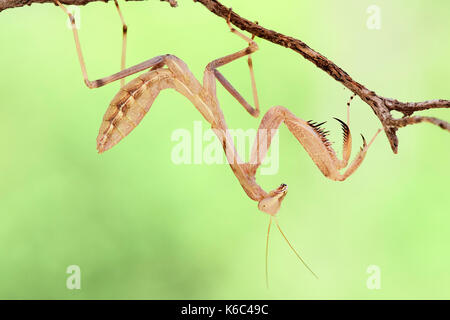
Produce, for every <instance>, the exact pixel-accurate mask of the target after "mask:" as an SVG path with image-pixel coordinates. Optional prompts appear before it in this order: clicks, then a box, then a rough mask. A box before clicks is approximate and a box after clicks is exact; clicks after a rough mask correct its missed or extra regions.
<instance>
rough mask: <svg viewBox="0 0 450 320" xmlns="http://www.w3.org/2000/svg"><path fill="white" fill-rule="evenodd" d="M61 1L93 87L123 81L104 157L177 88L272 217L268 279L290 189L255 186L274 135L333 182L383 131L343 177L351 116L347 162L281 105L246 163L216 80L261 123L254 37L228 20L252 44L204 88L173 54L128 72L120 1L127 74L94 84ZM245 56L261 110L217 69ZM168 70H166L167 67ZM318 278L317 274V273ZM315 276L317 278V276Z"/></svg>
mask: <svg viewBox="0 0 450 320" xmlns="http://www.w3.org/2000/svg"><path fill="white" fill-rule="evenodd" d="M55 2H56V4H57V5H59V6H60V7H61V8H62V9H63V10H64V12H65V13H66V14H68V16H69V18H70V21H71V23H72V30H73V35H74V38H75V44H76V48H77V53H78V58H79V61H80V65H81V70H82V73H83V77H84V81H85V83H86V85H87V86H88V87H89V88H98V87H101V86H104V85H106V84H108V83H111V82H113V81H116V80H121V89H120V91H119V92H118V93H117V95H116V96H115V97H114V98H113V100H112V102H111V103H110V105H109V107H108V109H107V111H106V113H105V115H104V118H103V122H102V124H101V127H100V130H99V135H98V137H97V150H98V152H99V153H102V152H105V151H107V150H108V149H110V148H112V147H113V146H114V145H116V144H117V143H118V142H119V141H120V140H122V139H123V138H124V137H125V136H127V135H128V134H129V133H130V132H131V131H132V130H133V129H134V128H135V127H136V126H137V125H138V124H139V123H140V121H141V120H142V119H143V117H144V116H145V115H146V114H147V112H148V111H149V109H150V107H151V106H152V104H153V102H154V100H155V99H156V97H157V96H158V94H159V92H160V91H161V90H164V89H168V88H171V89H175V90H176V91H177V92H179V93H181V94H182V95H184V96H185V97H186V98H188V99H189V100H190V101H191V102H192V104H193V105H194V106H195V107H196V109H197V110H198V111H199V112H200V113H201V114H202V116H203V117H204V118H205V120H206V121H207V122H208V123H210V125H211V127H212V129H213V130H214V132H215V134H216V135H217V138H218V139H219V141H220V142H221V144H222V146H223V149H224V151H225V154H226V157H227V160H228V162H229V165H230V167H231V169H232V170H233V173H234V174H235V176H236V177H237V179H238V180H239V183H240V184H241V186H242V188H243V189H244V191H245V192H246V193H247V195H248V196H249V197H250V199H252V200H254V201H257V202H258V208H259V210H261V211H263V212H265V213H267V214H269V215H270V216H271V219H270V222H269V229H268V233H267V244H266V276H267V250H268V249H267V248H268V240H269V232H270V226H271V223H272V218H273V217H275V216H276V214H277V212H278V210H279V209H280V205H281V202H282V201H283V199H284V197H285V196H286V194H287V185H286V184H281V185H280V186H279V187H278V188H276V189H274V190H272V191H270V192H266V191H264V190H263V189H262V188H261V187H260V186H259V185H258V184H257V183H256V181H255V174H256V171H257V169H258V168H259V166H260V165H261V163H262V161H263V160H264V157H265V155H266V152H267V150H268V148H269V147H270V144H271V141H272V135H273V133H274V132H276V130H278V128H279V126H280V125H281V123H282V122H283V123H284V124H285V125H286V126H287V128H288V129H289V131H290V132H291V133H292V134H293V135H294V136H295V137H296V138H297V140H298V141H299V142H300V144H301V145H302V146H303V147H304V148H305V150H306V151H307V153H308V154H309V156H310V157H311V159H312V160H313V161H314V163H315V164H316V165H317V167H318V168H319V170H320V171H321V172H322V173H323V174H324V175H325V176H326V177H327V178H329V179H332V180H336V181H343V180H345V179H346V178H348V177H349V176H350V175H351V174H353V173H354V172H355V170H356V169H357V168H358V167H359V166H360V164H361V163H362V161H363V160H364V157H365V155H366V153H367V150H368V148H369V146H370V145H371V144H372V142H373V141H374V139H375V138H376V136H377V134H378V133H379V132H380V131H381V130H378V131H377V133H376V134H375V135H374V137H373V138H372V139H371V141H370V142H369V143H368V144H367V143H366V141H365V139H364V137H363V147H362V148H361V149H360V151H359V153H358V155H357V156H356V158H355V159H354V160H353V162H351V164H350V165H349V167H348V168H347V169H346V171H345V172H344V173H343V174H341V173H340V170H341V169H344V168H346V167H347V165H348V162H349V159H350V155H351V146H352V136H351V133H350V129H349V127H348V122H349V116H348V111H347V123H345V122H343V121H341V120H339V119H336V120H337V121H339V122H340V124H341V126H342V128H343V131H344V144H343V158H342V160H341V159H338V157H337V155H336V153H335V151H334V150H333V148H332V146H331V143H330V142H329V141H328V139H327V132H326V131H324V130H323V129H322V127H321V126H322V124H323V123H319V124H317V123H314V122H311V121H304V120H302V119H300V118H298V117H296V116H295V115H294V114H293V113H292V112H291V111H289V110H288V109H286V108H284V107H282V106H275V107H272V108H270V109H269V110H268V111H267V112H266V114H265V115H264V116H263V118H262V120H261V123H260V125H259V129H258V131H257V136H256V139H255V142H254V145H253V149H252V155H251V159H250V161H249V162H247V163H243V162H242V161H241V160H240V157H239V154H238V153H237V151H236V149H235V147H234V144H233V140H232V138H231V136H230V135H229V132H228V127H227V124H226V121H225V118H224V115H223V113H222V110H221V109H220V106H219V101H218V99H217V95H216V80H218V81H219V82H220V83H221V84H222V85H223V86H224V88H225V89H226V90H227V91H228V92H229V93H230V94H231V95H232V96H233V97H234V98H236V100H237V101H238V102H239V103H240V104H241V105H242V106H243V107H244V108H245V109H246V110H247V112H248V113H249V114H250V115H251V116H253V117H255V118H256V117H258V116H259V101H258V95H257V90H256V84H255V77H254V73H253V65H252V58H251V54H252V53H254V52H255V51H257V50H258V45H257V44H256V43H255V42H254V41H253V38H254V37H252V38H249V37H247V36H246V35H244V34H242V33H241V32H239V31H237V30H236V29H234V28H233V27H232V26H231V23H230V21H229V19H228V20H227V24H228V27H229V28H230V31H231V32H232V33H234V34H236V35H237V36H239V37H240V38H241V39H243V40H244V41H246V42H247V43H248V46H247V47H246V48H245V49H242V50H240V51H238V52H236V53H233V54H230V55H227V56H225V57H222V58H219V59H217V60H214V61H212V62H210V63H209V64H208V65H207V66H206V69H205V72H204V77H203V85H202V84H200V82H199V81H198V80H197V79H196V78H195V77H194V75H193V74H192V73H191V71H190V70H189V69H188V67H187V65H186V64H185V63H184V62H183V61H182V60H180V59H179V58H177V57H175V56H173V55H170V54H167V55H162V56H157V57H154V58H152V59H150V60H147V61H144V62H142V63H140V64H137V65H135V66H133V67H130V68H127V69H124V67H125V51H126V31H127V27H126V24H125V22H124V19H123V16H122V14H121V12H120V8H119V6H118V3H117V0H115V4H116V8H117V10H118V12H119V15H120V18H121V21H122V25H123V46H122V71H120V72H118V73H115V74H113V75H111V76H108V77H105V78H101V79H99V80H95V81H90V80H89V79H88V75H87V71H86V67H85V63H84V59H83V54H82V51H81V46H80V42H79V38H78V33H77V29H76V27H75V20H74V17H73V16H72V15H71V14H70V13H69V12H68V11H67V10H66V8H65V7H64V6H63V5H62V4H61V3H59V1H58V0H55ZM230 14H231V10H230ZM245 56H247V59H248V65H249V69H250V76H251V83H252V91H253V99H254V104H255V108H253V107H252V106H251V105H250V104H249V103H248V102H247V101H246V100H245V99H244V98H243V97H242V96H241V95H240V94H239V92H238V91H237V90H236V89H235V88H234V87H233V86H232V85H231V83H230V82H228V80H227V79H226V78H225V77H224V76H223V75H222V74H221V73H220V72H219V71H218V69H217V68H219V67H221V66H223V65H225V64H228V63H230V62H233V61H235V60H237V59H239V58H241V57H245ZM165 66H166V68H164V67H165ZM147 69H149V70H148V71H147V72H145V73H143V74H141V75H139V76H138V77H137V78H136V79H134V80H132V81H130V82H129V83H127V84H126V85H123V81H124V78H125V77H127V76H130V75H132V74H135V73H137V72H140V71H144V70H147ZM352 98H353V97H352ZM349 105H350V101H349V103H348V104H347V108H349ZM347 110H348V109H347ZM275 223H276V225H277V227H278V229H279V230H280V232H281V234H282V235H283V237H284V239H285V240H286V241H287V243H288V244H289V246H290V247H291V249H292V250H293V251H294V252H295V254H296V255H297V257H298V258H299V259H300V260H301V261H302V262H303V264H304V265H305V266H306V267H307V268H308V269H309V270H310V271H311V272H312V270H311V269H310V268H309V267H308V266H307V265H306V263H305V262H304V261H303V260H302V258H301V257H300V255H299V254H298V253H297V251H295V249H294V248H293V247H292V246H291V244H290V243H289V241H288V240H287V238H286V237H285V235H284V233H283V232H282V230H281V228H280V226H279V224H278V222H277V220H276V219H275ZM312 273H313V274H314V272H312ZM314 276H316V275H315V274H314Z"/></svg>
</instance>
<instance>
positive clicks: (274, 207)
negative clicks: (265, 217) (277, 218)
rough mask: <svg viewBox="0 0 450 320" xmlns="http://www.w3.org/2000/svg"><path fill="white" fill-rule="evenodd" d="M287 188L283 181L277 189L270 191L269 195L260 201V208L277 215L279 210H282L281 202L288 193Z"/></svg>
mask: <svg viewBox="0 0 450 320" xmlns="http://www.w3.org/2000/svg"><path fill="white" fill-rule="evenodd" d="M287 189H288V186H287V185H286V184H284V183H283V184H281V185H280V186H279V187H278V188H276V189H275V190H272V191H270V192H269V194H268V195H267V197H265V198H264V199H262V200H261V201H260V202H259V203H258V209H259V210H261V211H262V212H265V213H267V214H270V215H272V216H274V215H276V214H277V212H278V210H280V207H281V202H282V201H283V199H284V197H285V196H286V194H287Z"/></svg>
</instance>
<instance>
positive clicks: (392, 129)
mask: <svg viewBox="0 0 450 320" xmlns="http://www.w3.org/2000/svg"><path fill="white" fill-rule="evenodd" d="M92 1H100V0H62V1H61V2H63V3H65V4H75V5H84V4H86V3H88V2H92ZM105 1H107V0H105ZM128 1H140V0H128ZM161 1H166V2H169V3H170V5H171V6H176V5H177V1H176V0H161ZM44 2H53V0H0V11H2V10H4V9H6V8H13V7H20V6H23V5H26V4H28V5H29V4H31V3H44ZM194 2H199V3H201V4H202V5H203V6H205V7H206V8H207V9H208V10H209V11H211V12H212V13H214V14H215V15H217V16H219V17H222V18H224V19H226V18H227V17H228V15H229V14H230V9H229V8H227V7H225V6H223V5H222V4H221V3H220V2H218V1H217V0H194ZM230 17H231V23H233V24H234V25H235V26H236V27H238V28H239V29H241V30H244V31H247V32H250V33H251V34H253V35H255V36H257V37H259V38H262V39H265V40H267V41H270V42H272V43H275V44H278V45H280V46H283V47H285V48H289V49H291V50H294V51H295V52H297V53H299V54H300V55H302V56H303V57H304V58H305V59H307V60H308V61H310V62H312V63H314V64H315V65H316V66H317V67H318V68H320V69H322V70H323V71H325V72H326V73H328V74H329V75H330V76H331V77H332V78H333V79H335V80H336V81H338V82H340V83H342V84H343V85H344V86H345V87H346V88H348V89H349V90H351V91H352V92H353V93H355V94H356V95H358V96H359V97H360V98H361V99H362V100H363V101H364V102H366V103H367V104H368V105H369V106H370V107H371V108H372V111H373V112H374V113H375V115H376V116H377V117H378V119H379V120H380V122H381V123H382V125H383V128H384V132H385V134H386V136H387V138H388V140H389V142H390V144H391V148H392V150H393V151H394V153H397V151H398V138H397V130H398V129H399V128H402V127H405V126H407V125H410V124H416V123H420V122H429V123H432V124H435V125H437V126H439V127H441V128H442V129H444V130H447V131H450V124H449V123H448V122H445V121H442V120H439V119H436V118H432V117H418V116H412V115H413V113H415V112H417V111H422V110H427V109H435V108H450V101H448V100H431V101H424V102H400V101H398V100H395V99H391V98H386V97H383V96H380V95H377V94H376V93H375V92H374V91H372V90H369V89H367V88H366V87H365V86H363V85H362V84H360V83H359V82H357V81H355V80H353V78H352V77H350V75H348V74H347V73H346V72H345V71H344V70H343V69H341V68H340V67H339V66H337V65H336V64H335V63H333V62H332V61H330V60H328V59H327V58H326V57H325V56H323V55H321V54H320V53H319V52H317V51H314V50H313V49H311V48H310V47H309V46H308V45H307V44H305V43H304V42H303V41H301V40H298V39H295V38H293V37H289V36H286V35H284V34H281V33H278V32H276V31H272V30H269V29H266V28H264V27H262V26H261V25H259V24H257V23H253V22H251V21H250V20H247V19H245V18H242V17H241V16H239V15H238V14H236V13H235V12H231V16H230ZM391 111H399V112H401V113H403V114H404V117H403V118H400V119H395V118H394V117H393V116H392V114H391Z"/></svg>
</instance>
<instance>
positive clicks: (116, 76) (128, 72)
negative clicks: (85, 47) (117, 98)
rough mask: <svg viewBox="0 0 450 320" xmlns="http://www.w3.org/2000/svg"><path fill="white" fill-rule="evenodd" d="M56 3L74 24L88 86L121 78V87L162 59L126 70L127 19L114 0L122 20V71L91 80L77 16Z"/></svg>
mask: <svg viewBox="0 0 450 320" xmlns="http://www.w3.org/2000/svg"><path fill="white" fill-rule="evenodd" d="M54 1H55V4H56V5H58V6H59V7H60V8H61V9H62V10H63V11H64V13H66V14H67V15H68V17H69V20H70V24H71V26H72V32H73V37H74V40H75V46H76V51H77V55H78V60H79V62H80V67H81V73H82V74H83V79H84V83H85V84H86V86H87V87H89V88H91V89H92V88H98V87H102V86H104V85H106V84H108V83H110V82H113V81H116V80H119V79H121V87H123V85H124V78H125V77H127V76H129V75H132V74H134V73H136V72H139V71H142V70H145V69H148V68H151V67H153V66H155V65H156V66H157V65H158V63H159V62H160V61H158V63H155V62H154V60H153V59H151V60H148V61H146V62H144V63H141V64H139V65H137V66H135V67H132V68H129V69H126V70H125V62H126V49H127V30H128V27H127V25H126V23H125V20H124V18H123V15H122V12H121V10H120V7H119V3H118V2H117V0H114V3H115V6H116V9H117V12H118V14H119V17H120V20H121V22H122V58H121V72H118V73H116V74H114V75H112V76H109V77H105V78H102V79H99V80H95V81H90V80H89V77H88V73H87V69H86V63H85V61H84V56H83V52H82V50H81V44H80V38H79V36H78V31H77V28H76V24H75V18H74V16H73V15H72V14H71V13H70V12H69V11H68V10H67V9H66V7H65V6H64V5H63V4H62V3H61V2H59V1H58V0H54Z"/></svg>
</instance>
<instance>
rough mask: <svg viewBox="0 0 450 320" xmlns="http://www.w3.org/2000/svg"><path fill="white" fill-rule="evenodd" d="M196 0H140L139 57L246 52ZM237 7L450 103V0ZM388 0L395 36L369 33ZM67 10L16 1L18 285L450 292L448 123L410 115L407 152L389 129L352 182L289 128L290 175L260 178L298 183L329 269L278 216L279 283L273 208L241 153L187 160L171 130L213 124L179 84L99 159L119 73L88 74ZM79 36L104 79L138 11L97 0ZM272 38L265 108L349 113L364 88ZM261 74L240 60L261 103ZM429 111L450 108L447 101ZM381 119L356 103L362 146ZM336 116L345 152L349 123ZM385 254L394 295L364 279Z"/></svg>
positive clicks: (330, 293)
mask: <svg viewBox="0 0 450 320" xmlns="http://www.w3.org/2000/svg"><path fill="white" fill-rule="evenodd" d="M179 2H180V5H179V7H178V8H176V9H173V8H170V6H169V5H168V4H166V3H162V2H160V1H156V0H152V1H146V2H142V3H122V9H123V12H124V16H125V19H126V21H127V22H128V26H129V46H128V59H127V65H132V64H135V63H138V62H141V61H143V60H145V59H149V58H151V57H154V56H156V55H160V54H165V53H172V54H174V55H177V56H178V57H180V58H181V59H183V60H184V61H185V62H186V63H187V64H188V66H189V67H190V69H191V70H192V72H193V73H194V74H195V75H196V76H198V77H199V78H201V76H202V73H203V69H204V67H205V65H206V64H207V63H208V62H209V61H211V60H213V59H215V58H218V57H221V56H223V55H225V54H228V53H231V52H234V51H237V50H239V49H241V48H243V47H245V44H244V43H243V41H242V40H240V39H238V38H237V37H236V36H234V35H232V34H231V33H230V32H229V31H228V29H227V27H226V25H225V22H224V21H223V20H222V19H219V18H218V17H216V16H215V15H213V14H211V13H210V12H208V11H207V10H206V9H205V8H204V7H203V6H202V5H200V4H195V3H193V1H187V0H180V1H179ZM224 4H225V5H229V6H230V5H231V6H233V8H234V9H235V10H236V11H237V12H238V13H239V14H241V15H242V16H244V17H247V18H249V19H254V20H258V21H259V22H260V24H261V25H263V26H265V27H268V28H270V29H275V30H277V31H279V32H283V33H285V34H288V35H291V36H294V37H298V38H300V39H302V40H303V41H305V42H306V43H307V44H308V45H310V46H311V47H312V48H314V49H315V50H318V51H319V52H321V53H322V54H324V55H325V56H327V57H328V58H330V59H331V60H333V61H334V62H335V63H337V64H338V65H339V66H341V67H342V68H343V69H344V70H346V71H347V72H348V73H349V74H350V75H352V76H353V77H354V78H355V79H356V80H358V81H360V82H361V83H363V84H364V85H366V86H367V87H368V88H370V89H373V90H375V91H376V92H377V93H380V94H382V95H384V96H388V97H393V98H397V99H400V100H406V101H421V100H428V99H436V98H447V99H448V98H450V97H449V95H448V94H449V82H448V81H449V80H448V74H449V73H450V65H449V63H448V57H449V54H450V42H449V41H448V33H449V30H450V20H449V19H448V12H449V11H450V2H449V1H446V0H442V1H437V0H435V1H431V2H430V1H417V0H414V1H406V0H402V1H400V0H397V1H387V0H385V1H377V0H375V1H372V0H371V1H344V2H342V1H333V0H327V1H294V0H284V1H276V2H273V1H237V0H233V1H224ZM371 4H376V5H378V6H379V7H380V8H381V10H382V11H381V14H382V27H381V30H369V29H368V28H367V27H366V20H367V18H368V14H367V13H366V9H367V7H368V6H369V5H371ZM66 20H67V19H66V16H65V15H64V14H63V12H62V11H61V10H60V9H58V8H56V7H55V6H53V5H50V4H46V5H39V4H37V5H36V4H35V5H32V6H31V7H24V8H19V9H11V10H6V11H4V12H1V13H0V30H1V31H0V46H1V51H0V52H1V59H0V70H1V77H0V88H1V89H0V90H1V102H0V104H1V107H0V123H1V125H0V137H1V138H0V150H1V157H0V168H1V169H0V298H12V299H16V298H27V299H28V298H30V299H31V298H33V299H34V298H43V299H49V298H50V299H56V298H58V299H80V298H87V299H94V298H97V299H105V298H112V299H119V298H124V299H184V298H192V299H243V298H246V299H250V298H255V299H259V298H274V299H282V298H285V299H310V298H323V299H336V298H339V299H348V298H356V299H382V298H387V299H392V298H427V299H428V298H439V299H441V298H450V273H449V271H450V256H449V247H450V200H449V193H448V181H449V178H450V174H449V167H448V164H449V161H450V152H449V146H450V144H449V142H450V137H449V135H448V132H444V131H442V130H441V129H439V128H437V127H434V126H432V125H429V124H419V125H415V126H411V127H408V128H405V129H401V130H400V131H399V139H400V148H399V154H398V155H394V154H393V153H392V151H391V149H390V146H389V144H388V141H387V139H386V137H385V136H384V134H382V135H380V138H378V139H377V140H376V141H375V143H374V145H373V147H372V148H371V150H369V152H368V156H367V158H366V160H365V162H364V163H363V165H362V166H361V167H360V169H359V170H358V171H357V172H356V173H355V174H354V175H353V176H352V177H350V179H348V180H347V181H345V182H334V181H330V180H328V179H325V178H324V177H323V175H322V174H321V173H320V171H319V170H317V168H316V166H315V165H314V163H313V162H312V161H311V159H310V158H309V157H308V156H307V154H306V152H305V151H304V150H303V149H302V148H301V147H300V146H299V145H298V143H297V141H296V140H295V138H294V137H293V136H292V135H291V134H290V133H289V132H288V131H287V129H286V128H285V127H284V126H283V127H282V129H281V132H280V169H279V172H278V174H276V175H273V176H258V177H257V181H258V182H259V183H260V184H261V185H262V187H263V188H264V189H266V190H271V189H273V188H274V187H276V186H278V185H279V184H280V183H281V182H286V183H287V184H289V190H290V191H289V194H288V196H287V197H286V199H285V200H284V203H283V207H282V209H281V211H280V213H279V221H280V224H281V225H282V226H283V227H284V231H285V232H286V234H287V235H288V237H289V238H290V240H291V241H292V243H293V244H294V245H295V246H296V247H297V248H298V249H299V251H300V252H301V254H302V255H303V257H304V258H305V259H306V261H308V262H309V264H310V266H311V267H312V269H313V270H314V271H315V272H316V273H317V274H318V275H319V277H320V280H316V279H315V278H314V277H313V276H312V275H311V274H310V273H309V272H308V271H307V270H306V269H305V268H304V267H303V266H302V265H301V264H300V263H299V262H298V261H297V260H296V258H295V256H294V255H293V254H292V252H290V251H289V248H288V246H287V245H286V244H285V243H284V242H283V240H282V238H281V236H280V235H279V233H278V232H275V231H276V230H275V229H274V230H273V233H272V237H271V248H270V250H271V251H270V257H269V261H270V262H269V263H270V266H269V268H270V289H269V290H267V289H266V288H265V281H264V250H265V236H266V230H267V223H268V217H267V216H266V215H264V214H262V213H260V212H259V211H258V210H257V207H256V203H255V202H253V201H251V200H249V199H248V198H247V196H246V195H245V193H244V192H243V190H242V189H241V187H240V185H239V184H238V182H237V180H236V178H235V177H234V175H233V174H232V172H231V170H230V169H229V168H228V167H227V166H225V165H175V164H173V163H172V161H171V158H170V157H171V150H172V148H173V146H174V142H172V141H171V140H170V137H171V134H172V132H173V131H174V130H176V129H178V128H186V129H189V130H192V127H193V121H194V120H200V119H201V116H200V114H199V113H198V112H197V111H196V110H195V109H194V108H193V107H192V105H190V103H189V102H188V100H187V99H185V98H184V97H183V96H181V95H179V94H177V93H176V92H174V91H164V92H162V93H161V95H160V96H159V97H158V99H157V100H156V102H155V104H154V106H153V108H152V109H151V111H150V113H149V115H147V117H146V119H145V120H144V121H143V123H142V125H141V126H139V127H138V128H137V129H136V130H135V132H133V133H132V134H131V135H130V136H129V137H127V138H126V140H125V141H123V142H121V143H120V144H119V145H117V146H116V147H115V148H113V149H112V150H110V151H108V152H106V153H105V154H103V155H98V154H97V153H96V150H95V138H96V136H97V132H98V128H99V125H100V122H101V118H102V116H103V113H104V112H105V110H106V108H107V106H108V104H109V102H110V100H111V99H112V97H113V96H114V95H115V93H116V92H117V90H118V88H119V84H118V83H114V84H110V85H108V86H106V87H103V88H100V89H96V90H89V89H88V88H87V87H86V86H85V85H84V84H83V82H82V78H81V72H80V68H79V65H78V61H77V57H76V53H75V49H74V43H73V38H72V34H71V31H70V29H68V28H67V27H66ZM80 37H81V42H82V47H83V49H84V53H85V58H86V62H87V67H88V72H89V74H90V78H91V79H97V78H100V77H103V76H106V75H109V74H112V73H113V72H116V71H118V68H119V61H120V46H121V24H120V21H119V18H118V17H117V14H116V12H115V8H114V4H113V3H108V4H104V3H94V4H90V5H88V6H86V7H82V8H81V30H80ZM258 44H259V45H260V51H259V52H257V53H256V54H255V55H254V65H255V69H256V80H257V85H258V89H259V93H260V100H261V103H262V109H263V112H265V111H266V110H267V109H268V108H269V107H270V106H273V105H283V106H286V107H287V108H289V109H290V110H291V111H292V112H294V113H295V114H296V115H297V116H299V117H301V118H303V119H306V120H309V119H314V120H318V121H319V120H320V121H325V120H330V119H331V117H333V116H335V117H336V116H337V117H340V118H345V111H346V109H345V103H346V101H347V100H348V98H349V97H350V92H349V91H348V90H347V89H344V88H343V87H342V86H341V85H340V84H339V83H337V82H336V81H334V80H333V79H331V78H330V77H329V76H328V75H327V74H325V73H324V72H322V71H321V70H319V69H317V68H316V67H315V66H314V65H313V64H311V63H310V62H308V61H306V60H304V59H303V58H301V57H300V56H299V55H298V54H296V53H294V52H292V51H290V50H287V49H283V48H281V47H279V46H276V45H273V44H271V43H268V42H266V41H263V40H258ZM246 68H247V67H246V61H245V59H241V60H240V61H237V62H235V63H233V64H231V65H228V66H226V67H224V68H223V69H222V71H223V73H224V74H225V75H226V76H227V77H228V79H230V81H231V82H232V83H233V84H235V86H236V87H237V88H238V89H239V90H240V91H241V92H242V94H243V95H244V96H246V97H248V98H250V97H251V90H250V81H249V77H248V70H247V69H246ZM218 96H219V99H220V101H221V105H222V108H223V110H224V113H225V116H226V118H227V120H228V124H229V126H230V127H231V128H243V129H247V128H256V127H257V125H258V124H259V121H260V119H253V118H251V117H250V116H249V115H248V114H247V113H245V112H244V110H243V109H242V107H240V106H239V105H238V103H237V102H236V101H235V100H233V98H232V97H231V96H230V95H229V94H227V93H226V92H225V90H223V88H220V89H219V90H218ZM250 100H251V99H250ZM423 114H430V115H435V116H438V117H441V118H444V119H447V120H448V112H447V110H436V111H432V112H424V113H423ZM206 125H207V124H206V123H205V122H203V126H204V127H205V128H206ZM379 126H380V123H379V122H378V120H377V118H376V117H375V116H374V114H373V113H372V111H371V110H370V109H369V108H368V107H367V105H365V104H364V103H363V102H361V100H359V99H355V100H354V103H353V105H352V111H351V129H352V132H353V135H354V137H355V139H354V141H355V143H354V150H357V149H358V147H359V144H360V139H359V137H358V136H359V133H360V132H362V133H364V134H365V135H366V137H370V136H372V135H373V133H374V132H375V131H376V129H377V128H378V127H379ZM327 128H328V129H331V131H332V139H331V140H333V141H336V144H335V145H336V149H337V150H338V152H340V145H341V143H340V139H341V133H340V129H339V126H338V124H337V123H335V121H329V123H327ZM353 154H355V152H354V153H353ZM69 265H79V266H80V268H81V274H82V275H81V290H68V289H67V288H66V279H67V277H68V275H67V274H66V268H67V267H68V266H69ZM369 265H377V266H379V267H380V269H381V289H380V290H369V289H368V288H367V287H366V280H367V278H368V276H369V274H367V272H366V270H367V267H368V266H369Z"/></svg>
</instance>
